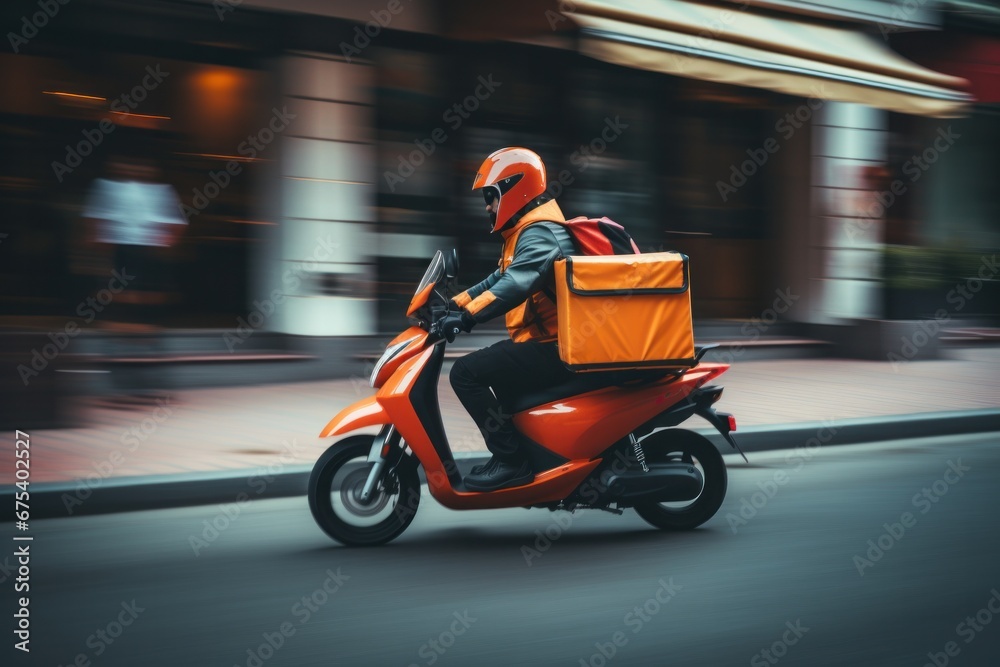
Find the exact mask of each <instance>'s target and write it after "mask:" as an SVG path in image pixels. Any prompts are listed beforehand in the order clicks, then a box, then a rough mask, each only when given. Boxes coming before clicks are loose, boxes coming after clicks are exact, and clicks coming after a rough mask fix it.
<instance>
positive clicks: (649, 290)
mask: <svg viewBox="0 0 1000 667" xmlns="http://www.w3.org/2000/svg"><path fill="white" fill-rule="evenodd" d="M681 270H682V272H683V273H682V275H683V281H682V282H681V284H680V285H679V286H677V287H619V288H614V289H584V288H581V287H577V286H576V285H574V284H573V258H572V257H567V258H566V286H567V287H568V288H569V291H570V292H572V293H573V294H576V295H578V296H627V295H636V296H638V295H642V296H645V295H656V294H683V293H684V292H687V291H688V287H689V285H690V280H689V275H688V261H687V258H685V259H684V262H683V265H682V269H681Z"/></svg>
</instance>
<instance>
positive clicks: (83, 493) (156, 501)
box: [0, 409, 1000, 519]
mask: <svg viewBox="0 0 1000 667" xmlns="http://www.w3.org/2000/svg"><path fill="white" fill-rule="evenodd" d="M693 430H695V431H697V432H698V433H701V434H702V435H706V436H708V438H709V439H710V440H711V441H712V442H713V443H714V444H715V446H716V447H718V448H719V449H720V451H721V452H722V453H723V454H731V453H734V452H733V450H732V448H731V447H730V446H729V445H728V444H726V442H725V441H724V440H723V439H722V437H721V436H720V435H719V434H718V433H717V432H716V431H714V430H713V429H710V428H709V429H705V428H697V429H693ZM993 431H998V432H1000V410H998V409H989V410H962V411H955V412H931V413H923V414H916V415H896V416H889V417H874V418H864V419H849V420H843V421H840V422H835V421H827V422H805V423H798V424H781V425H776V426H773V425H771V426H751V427H748V428H746V429H743V430H740V431H738V432H736V435H735V438H736V442H737V443H738V444H739V445H740V447H741V448H742V449H743V451H745V452H747V453H751V452H762V451H768V450H775V449H795V448H815V447H816V446H824V447H829V446H833V445H851V444H860V443H866V442H882V441H886V440H902V439H908V438H924V437H934V436H942V435H967V434H972V433H988V432H993ZM486 459H487V456H486V454H471V455H467V456H461V455H459V456H456V461H457V463H458V466H459V469H460V470H461V471H462V472H463V474H464V473H466V472H468V469H469V468H471V467H472V466H473V465H475V464H477V463H483V462H485V461H486ZM311 470H312V466H306V465H300V466H288V467H287V468H285V467H283V468H282V469H281V470H280V471H278V472H273V473H271V472H269V471H268V469H267V468H264V467H261V468H258V469H255V470H233V471H228V470H227V471H218V472H203V473H186V474H172V475H148V476H136V477H119V478H110V479H106V480H103V481H102V482H101V483H100V485H99V486H97V487H96V488H94V489H92V490H89V491H90V492H89V494H88V493H87V491H88V487H87V486H86V485H85V484H81V483H80V481H79V480H76V481H72V482H41V483H35V484H32V485H31V486H30V488H29V491H30V492H31V501H30V506H31V517H32V518H34V519H50V518H66V517H70V516H83V515H91V514H107V513H113V512H133V511H140V510H153V509H165V508H175V507H187V506H192V505H210V504H216V503H218V504H222V505H226V504H236V505H243V504H245V503H247V502H250V501H251V500H262V499H271V498H287V497H293V496H304V495H305V493H306V485H307V483H308V480H309V473H310V472H311ZM421 481H424V480H423V471H421ZM15 491H17V488H16V487H14V486H11V485H5V486H3V487H0V504H3V505H6V506H8V507H9V506H12V505H13V504H14V493H15ZM305 504H306V503H305V500H303V506H304V507H305Z"/></svg>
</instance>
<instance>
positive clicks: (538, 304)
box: [499, 199, 566, 343]
mask: <svg viewBox="0 0 1000 667" xmlns="http://www.w3.org/2000/svg"><path fill="white" fill-rule="evenodd" d="M542 221H549V222H565V221H566V217H565V216H564V215H563V212H562V210H561V209H560V208H559V205H558V204H557V203H556V202H555V200H554V199H553V200H551V201H548V202H546V203H544V204H542V205H541V206H539V207H538V208H534V209H532V210H530V211H528V212H527V213H525V214H524V216H523V217H522V218H521V219H520V220H518V221H517V224H516V225H514V227H512V228H511V229H509V230H506V231H503V232H501V234H502V235H503V237H504V242H503V251H502V253H501V255H500V261H499V266H500V271H506V270H507V267H508V266H510V263H511V262H513V261H514V248H515V247H517V239H518V237H520V236H521V232H523V231H524V230H525V229H527V227H528V226H529V225H531V224H533V223H536V222H542ZM506 322H507V332H508V333H509V334H510V339H511V340H512V341H514V342H515V343H524V342H527V341H529V340H534V341H538V342H540V343H544V342H549V341H555V340H556V338H557V334H558V332H559V324H558V319H557V316H556V304H555V302H554V301H553V300H552V299H550V298H549V296H548V295H547V294H546V293H545V292H544V291H539V292H535V293H534V294H532V295H531V296H529V297H528V298H527V299H526V300H525V301H524V303H522V304H520V305H519V306H516V307H514V308H512V309H511V310H509V311H507V315H506Z"/></svg>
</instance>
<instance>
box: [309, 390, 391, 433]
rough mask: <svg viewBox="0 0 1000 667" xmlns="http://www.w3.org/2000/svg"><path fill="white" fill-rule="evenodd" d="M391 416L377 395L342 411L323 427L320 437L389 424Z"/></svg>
mask: <svg viewBox="0 0 1000 667" xmlns="http://www.w3.org/2000/svg"><path fill="white" fill-rule="evenodd" d="M388 423H389V418H388V417H387V416H386V413H385V410H384V409H383V408H382V406H381V405H380V404H379V402H378V400H377V399H376V397H375V396H369V397H368V398H364V399H361V400H360V401H357V402H355V403H353V404H351V405H349V406H347V407H346V408H344V409H343V410H341V411H340V412H338V413H337V416H336V417H334V418H333V419H331V420H330V423H329V424H327V425H326V427H324V428H323V430H322V432H320V434H319V437H321V438H326V437H328V436H331V435H342V434H344V433H348V432H350V431H356V430H358V429H359V428H365V427H366V426H376V425H379V424H388Z"/></svg>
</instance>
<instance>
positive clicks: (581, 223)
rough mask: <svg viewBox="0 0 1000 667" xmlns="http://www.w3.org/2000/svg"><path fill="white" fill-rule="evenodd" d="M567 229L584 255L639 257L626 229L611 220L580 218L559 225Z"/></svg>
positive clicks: (637, 250)
mask: <svg viewBox="0 0 1000 667" xmlns="http://www.w3.org/2000/svg"><path fill="white" fill-rule="evenodd" d="M558 224H560V225H562V226H563V227H565V228H566V231H568V232H569V234H570V236H572V237H573V240H574V241H576V246H577V247H578V248H579V249H580V252H581V253H582V254H584V255H638V254H640V253H639V246H637V245H636V244H635V241H633V240H632V237H631V236H629V233H628V232H626V231H625V228H624V227H622V226H621V225H619V224H618V223H617V222H615V221H614V220H611V219H610V218H587V217H584V216H582V215H581V216H580V217H578V218H573V219H572V220H567V221H566V222H560V223H558Z"/></svg>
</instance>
